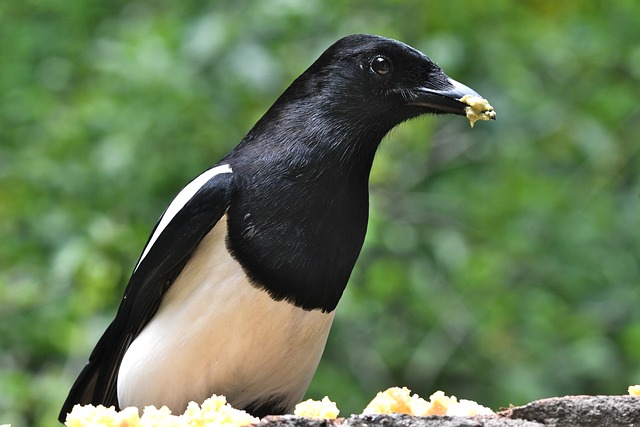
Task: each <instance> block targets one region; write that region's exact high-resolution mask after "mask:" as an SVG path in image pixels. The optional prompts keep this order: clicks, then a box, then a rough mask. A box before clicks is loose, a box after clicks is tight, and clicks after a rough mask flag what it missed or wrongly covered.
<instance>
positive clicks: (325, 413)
mask: <svg viewBox="0 0 640 427" xmlns="http://www.w3.org/2000/svg"><path fill="white" fill-rule="evenodd" d="M339 413H340V410H339V409H338V406H337V405H336V404H335V403H334V402H332V401H331V400H329V397H328V396H325V397H324V398H323V399H322V400H313V399H309V400H305V401H304V402H300V403H298V404H297V405H296V409H295V410H294V411H293V414H294V415H297V416H299V417H308V418H324V419H331V420H334V419H336V418H337V417H338V414H339Z"/></svg>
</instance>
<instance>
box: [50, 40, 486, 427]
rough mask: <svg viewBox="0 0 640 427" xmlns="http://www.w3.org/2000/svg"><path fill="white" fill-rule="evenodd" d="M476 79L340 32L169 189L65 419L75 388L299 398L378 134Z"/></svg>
mask: <svg viewBox="0 0 640 427" xmlns="http://www.w3.org/2000/svg"><path fill="white" fill-rule="evenodd" d="M464 95H471V96H479V95H478V94H477V93H476V92H475V91H473V90H472V89H470V88H468V87H467V86H465V85H463V84H461V83H458V82H456V81H455V80H453V79H451V78H449V77H448V76H447V75H445V74H444V72H443V71H442V70H441V68H440V67H439V66H437V65H436V64H435V63H434V62H432V61H431V60H430V59H429V58H428V57H427V56H425V55H424V54H423V53H421V52H419V51H418V50H416V49H414V48H412V47H410V46H408V45H406V44H404V43H401V42H398V41H396V40H392V39H388V38H383V37H379V36H373V35H366V34H356V35H350V36H347V37H344V38H342V39H340V40H338V41H337V42H335V43H334V44H333V45H332V46H330V47H329V48H328V49H327V50H326V51H325V52H324V53H322V54H321V56H320V57H319V58H318V59H317V60H316V61H315V62H314V63H313V64H312V65H311V66H310V67H309V68H308V69H307V70H306V71H305V72H304V73H302V75H300V76H299V77H298V78H297V79H295V80H294V81H293V83H292V84H291V85H290V86H289V87H288V88H287V89H286V90H285V91H284V93H283V94H282V95H281V96H280V97H279V98H278V99H277V100H276V101H275V103H274V104H273V106H271V108H269V110H268V111H267V112H266V113H265V114H264V116H263V117H262V118H261V119H260V120H258V122H257V123H256V124H255V125H254V127H253V128H252V129H251V130H250V131H249V133H248V134H247V135H246V136H245V137H244V138H243V139H242V141H241V142H240V144H239V145H237V146H236V147H235V148H234V149H233V150H232V151H231V152H230V153H229V154H227V155H226V156H225V157H223V158H222V160H220V161H219V162H218V163H216V164H214V165H213V166H212V167H211V168H209V169H207V170H205V171H204V172H203V173H201V174H200V175H198V176H197V177H196V178H195V179H193V180H192V181H191V182H190V183H189V184H187V186H186V187H184V188H183V189H182V190H181V191H180V192H179V193H178V195H177V196H176V197H175V198H174V199H173V201H172V202H171V203H170V204H169V206H168V207H167V209H166V210H165V211H164V213H163V214H162V216H161V217H160V219H159V220H158V222H157V223H156V225H155V227H154V229H153V231H152V232H151V235H150V237H149V239H148V241H147V243H146V245H145V247H144V249H143V251H142V254H141V255H140V258H139V259H138V261H137V264H136V265H135V268H134V269H133V273H132V275H131V278H130V279H129V282H128V284H127V287H126V290H125V292H124V297H123V298H122V302H121V304H120V306H119V308H118V311H117V314H116V316H115V319H114V320H113V321H112V322H111V324H110V325H109V326H108V327H107V329H106V331H105V332H104V334H103V335H102V337H101V338H100V340H99V341H98V343H97V345H96V346H95V348H94V350H93V352H92V353H91V355H90V357H89V361H88V363H87V364H86V365H85V367H84V369H83V370H82V372H81V373H80V375H79V376H78V378H77V380H76V381H75V383H74V385H73V386H72V388H71V390H70V392H69V395H68V397H67V399H66V401H65V403H64V405H63V407H62V410H61V412H60V415H59V420H60V421H61V422H64V419H65V418H66V414H67V413H68V412H70V411H71V409H72V407H73V406H74V405H75V404H94V405H97V404H102V405H105V406H111V405H113V406H115V407H116V408H124V407H128V406H136V407H144V406H147V405H155V406H157V407H160V406H162V405H166V406H168V407H169V408H170V409H171V410H172V411H173V412H174V413H182V412H183V411H184V410H185V408H186V406H187V403H188V402H190V401H196V402H202V401H204V400H205V399H206V398H208V397H209V396H211V395H212V394H214V393H215V394H218V395H224V396H226V397H227V400H228V402H229V403H230V404H232V405H233V406H234V407H236V408H240V409H245V410H247V411H248V412H250V413H252V414H253V415H255V416H258V417H262V416H264V415H268V414H284V413H287V412H290V411H291V410H292V409H293V407H294V406H295V404H296V403H298V402H299V401H300V400H301V399H302V397H303V395H304V393H305V392H306V390H307V387H308V385H309V383H310V381H311V378H312V376H313V375H314V373H315V370H316V368H317V365H318V362H319V360H320V357H321V355H322V352H323V350H324V347H325V343H326V340H327V335H328V333H329V329H330V327H331V323H332V320H333V317H334V313H335V309H336V306H337V304H338V301H339V300H340V297H341V295H342V293H343V291H344V289H345V286H346V284H347V281H348V279H349V276H350V274H351V271H352V269H353V267H354V264H355V262H356V259H357V258H358V255H359V253H360V249H361V248H362V244H363V241H364V237H365V232H366V229H367V219H368V210H369V194H368V181H369V173H370V170H371V165H372V163H373V160H374V154H375V152H376V149H377V147H378V145H379V144H380V142H381V140H382V139H383V137H384V136H385V135H386V134H387V133H388V132H389V131H390V130H391V129H392V128H393V127H395V126H396V125H398V124H399V123H401V122H404V121H406V120H408V119H411V118H414V117H417V116H420V115H423V114H447V113H451V114H457V115H464V114H465V107H466V104H464V103H462V102H460V101H459V99H460V98H462V97H463V96H464Z"/></svg>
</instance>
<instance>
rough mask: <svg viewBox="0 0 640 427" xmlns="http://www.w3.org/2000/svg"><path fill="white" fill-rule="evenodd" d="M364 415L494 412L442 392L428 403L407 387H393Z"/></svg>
mask: <svg viewBox="0 0 640 427" xmlns="http://www.w3.org/2000/svg"><path fill="white" fill-rule="evenodd" d="M362 413H363V414H393V413H396V414H398V413H399V414H409V415H417V416H428V415H451V416H456V415H457V416H474V415H492V414H493V413H494V412H493V411H492V410H491V409H489V408H487V407H485V406H482V405H479V404H478V403H476V402H474V401H471V400H465V399H461V400H460V401H458V399H456V397H455V396H451V397H449V396H447V395H445V394H444V392H442V391H436V392H435V393H433V394H432V395H431V396H430V397H429V401H426V400H424V399H423V398H421V397H420V396H418V395H417V394H413V395H412V394H411V390H409V389H408V388H406V387H403V388H399V387H392V388H390V389H387V390H386V391H382V392H380V393H378V394H377V395H376V397H374V398H373V400H372V401H371V402H370V403H369V405H367V407H366V408H365V409H364V411H363V412H362Z"/></svg>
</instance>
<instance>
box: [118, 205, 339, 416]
mask: <svg viewBox="0 0 640 427" xmlns="http://www.w3.org/2000/svg"><path fill="white" fill-rule="evenodd" d="M226 233H227V230H226V217H225V218H223V219H222V220H221V221H220V222H219V223H218V224H217V225H216V226H215V227H214V229H213V230H212V231H211V232H210V233H209V234H208V235H207V236H206V237H205V238H204V240H203V241H202V242H201V243H200V245H199V247H198V249H197V250H196V252H195V254H194V255H193V257H192V258H191V260H190V261H189V262H188V264H187V265H186V266H185V268H184V270H183V271H182V273H181V274H180V276H178V278H177V279H176V281H175V282H174V283H173V285H172V287H171V289H170V290H169V292H168V293H167V294H166V296H165V297H164V299H163V301H162V304H161V306H160V308H159V310H158V312H157V314H156V315H155V316H154V318H153V320H152V321H151V322H150V323H149V324H148V325H147V326H146V327H145V329H144V330H143V331H142V332H141V333H140V335H139V336H138V337H137V338H136V339H135V341H134V342H133V343H132V345H131V346H130V348H129V349H128V350H127V353H126V354H125V357H124V360H123V362H122V365H121V368H120V372H119V379H118V398H119V401H120V404H121V406H127V405H135V406H144V405H149V404H155V405H167V406H169V407H170V408H171V409H173V410H174V411H181V410H183V409H184V408H185V405H186V403H187V402H188V401H190V400H194V401H200V402H201V401H203V400H204V399H205V398H207V397H209V396H210V395H211V394H213V393H217V394H223V395H225V396H227V398H228V400H229V401H230V402H231V403H232V404H234V405H236V406H238V407H246V406H247V405H251V404H255V403H256V402H258V401H261V400H262V401H268V400H269V399H283V400H286V399H288V400H291V402H284V404H285V406H286V405H289V406H290V405H293V404H294V403H295V402H294V401H297V400H298V399H300V398H302V395H303V394H304V392H305V391H306V388H307V386H308V384H309V382H310V380H311V377H312V376H313V373H314V372H315V369H316V367H317V364H318V362H319V359H320V357H321V355H322V351H323V349H324V345H325V342H326V339H327V335H328V333H329V329H330V326H331V322H332V320H333V312H331V313H323V312H321V311H319V310H312V311H309V310H303V309H301V308H298V307H296V306H294V305H292V304H290V303H289V302H286V301H276V300H274V299H273V298H271V297H270V296H269V294H268V293H267V292H265V291H264V290H262V289H260V288H258V287H256V286H253V285H251V284H250V283H249V282H248V278H247V276H246V274H245V272H244V271H243V269H242V267H241V266H240V264H239V263H238V262H237V261H236V260H235V259H234V258H232V257H231V256H230V255H229V253H228V252H227V250H226V248H225V244H224V242H225V236H226Z"/></svg>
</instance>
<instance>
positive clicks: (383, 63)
mask: <svg viewBox="0 0 640 427" xmlns="http://www.w3.org/2000/svg"><path fill="white" fill-rule="evenodd" d="M371 70H373V72H374V73H376V74H377V75H379V76H386V75H387V74H389V73H391V72H392V71H393V64H392V63H391V61H390V60H389V59H388V58H385V57H384V56H376V57H375V58H373V60H372V61H371Z"/></svg>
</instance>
